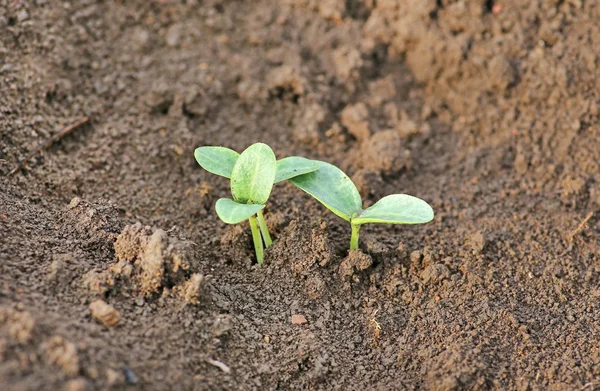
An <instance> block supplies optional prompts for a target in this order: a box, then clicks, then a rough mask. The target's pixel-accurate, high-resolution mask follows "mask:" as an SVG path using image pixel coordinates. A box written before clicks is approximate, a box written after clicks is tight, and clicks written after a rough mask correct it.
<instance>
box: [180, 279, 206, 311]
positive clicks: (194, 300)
mask: <svg viewBox="0 0 600 391" xmlns="http://www.w3.org/2000/svg"><path fill="white" fill-rule="evenodd" d="M204 284H205V278H204V276H203V275H202V274H200V273H195V274H193V275H192V276H191V277H190V279H189V280H187V281H186V282H185V283H184V284H183V286H181V288H180V289H179V290H180V295H181V296H182V297H183V299H184V300H185V301H186V302H188V303H190V304H199V303H200V300H201V299H202V293H203V289H204Z"/></svg>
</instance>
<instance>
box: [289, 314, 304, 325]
mask: <svg viewBox="0 0 600 391" xmlns="http://www.w3.org/2000/svg"><path fill="white" fill-rule="evenodd" d="M305 323H308V320H306V317H305V316H304V315H292V324H305Z"/></svg>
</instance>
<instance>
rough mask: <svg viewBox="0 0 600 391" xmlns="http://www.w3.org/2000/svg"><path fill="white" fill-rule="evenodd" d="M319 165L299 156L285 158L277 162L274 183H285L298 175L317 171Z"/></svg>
mask: <svg viewBox="0 0 600 391" xmlns="http://www.w3.org/2000/svg"><path fill="white" fill-rule="evenodd" d="M318 169H319V164H318V163H317V162H315V161H314V160H310V159H306V158H303V157H299V156H291V157H286V158H285V159H281V160H278V161H277V173H276V174H275V183H278V182H281V181H285V180H286V179H290V178H293V177H295V176H298V175H302V174H307V173H309V172H313V171H317V170H318Z"/></svg>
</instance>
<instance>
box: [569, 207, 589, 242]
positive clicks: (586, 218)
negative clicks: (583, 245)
mask: <svg viewBox="0 0 600 391" xmlns="http://www.w3.org/2000/svg"><path fill="white" fill-rule="evenodd" d="M593 215H594V212H590V213H588V215H587V216H585V218H584V219H583V221H582V222H581V223H579V225H578V226H577V228H575V230H574V231H572V232H571V233H570V234H569V235H568V236H567V240H568V241H569V242H571V241H573V238H574V237H575V236H577V234H579V233H580V232H581V231H583V230H584V229H585V225H586V224H587V222H588V221H590V219H591V218H592V216H593Z"/></svg>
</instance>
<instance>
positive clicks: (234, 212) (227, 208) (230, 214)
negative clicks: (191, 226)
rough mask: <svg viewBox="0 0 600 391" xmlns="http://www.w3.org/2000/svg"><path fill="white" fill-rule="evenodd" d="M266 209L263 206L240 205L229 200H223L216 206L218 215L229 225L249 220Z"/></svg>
mask: <svg viewBox="0 0 600 391" xmlns="http://www.w3.org/2000/svg"><path fill="white" fill-rule="evenodd" d="M264 207H265V205H261V204H240V203H239V202H235V201H234V200H230V199H229V198H221V199H219V200H218V201H217V203H216V205H215V209H216V211H217V215H218V216H219V218H220V219H221V220H223V222H224V223H227V224H237V223H241V222H242V221H244V220H248V218H249V217H250V216H254V215H255V214H256V213H258V211H260V210H261V209H263V208H264Z"/></svg>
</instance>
